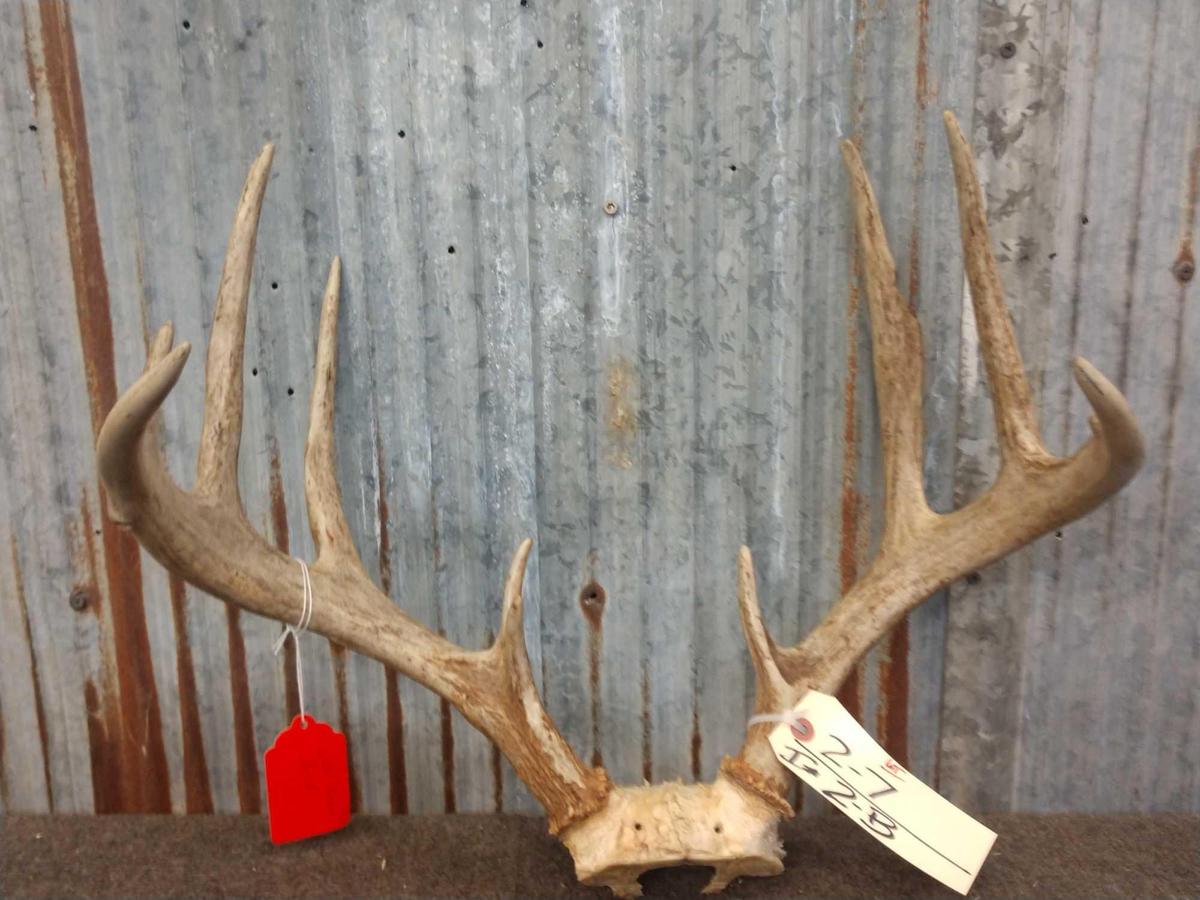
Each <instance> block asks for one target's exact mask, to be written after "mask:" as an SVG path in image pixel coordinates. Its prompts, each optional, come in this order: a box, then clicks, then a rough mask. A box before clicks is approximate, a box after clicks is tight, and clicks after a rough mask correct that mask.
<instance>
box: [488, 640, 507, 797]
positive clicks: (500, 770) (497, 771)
mask: <svg viewBox="0 0 1200 900" xmlns="http://www.w3.org/2000/svg"><path fill="white" fill-rule="evenodd" d="M485 638H486V640H485V642H486V644H487V646H489V647H490V646H492V642H493V641H495V640H496V635H495V634H494V633H493V632H492V630H491V629H490V628H489V629H488V630H487V632H486V635H485ZM501 759H502V757H501V755H500V748H499V747H498V746H496V744H495V743H494V742H492V743H491V762H492V811H493V812H504V767H503V766H502V765H501Z"/></svg>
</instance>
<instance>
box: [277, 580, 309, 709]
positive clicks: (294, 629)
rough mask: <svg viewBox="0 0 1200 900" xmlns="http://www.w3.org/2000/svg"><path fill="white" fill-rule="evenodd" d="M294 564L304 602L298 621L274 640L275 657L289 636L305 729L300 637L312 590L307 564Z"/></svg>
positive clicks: (306, 626)
mask: <svg viewBox="0 0 1200 900" xmlns="http://www.w3.org/2000/svg"><path fill="white" fill-rule="evenodd" d="M296 562H298V563H299V564H300V574H301V577H302V578H303V581H304V600H303V605H302V606H301V608H300V620H299V621H298V622H297V623H296V624H295V625H284V626H283V631H281V632H280V633H279V637H278V638H276V639H275V655H276V656H278V655H279V651H280V650H282V649H283V645H284V644H285V643H286V642H287V639H288V635H291V636H292V641H293V643H294V644H295V645H296V693H297V694H298V695H299V698H300V727H301V728H307V727H308V719H307V718H306V717H305V715H304V665H303V663H302V662H301V658H300V635H301V633H303V632H305V631H307V630H308V625H309V623H310V622H311V621H312V616H313V589H312V579H311V578H309V575H308V564H307V563H305V562H304V560H302V559H297V560H296Z"/></svg>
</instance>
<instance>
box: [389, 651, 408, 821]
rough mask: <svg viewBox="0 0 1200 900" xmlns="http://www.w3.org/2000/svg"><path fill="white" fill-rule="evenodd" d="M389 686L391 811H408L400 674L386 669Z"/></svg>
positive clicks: (402, 812)
mask: <svg viewBox="0 0 1200 900" xmlns="http://www.w3.org/2000/svg"><path fill="white" fill-rule="evenodd" d="M384 674H385V678H386V681H385V684H386V687H387V749H388V799H389V805H390V808H391V811H392V812H393V813H399V814H401V815H403V814H406V813H407V812H408V773H407V771H406V769H407V766H406V764H405V761H404V707H403V706H401V704H400V676H399V674H398V673H397V672H396V670H395V669H392V668H390V667H389V668H386V669H385V670H384Z"/></svg>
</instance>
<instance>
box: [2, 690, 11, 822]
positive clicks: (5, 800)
mask: <svg viewBox="0 0 1200 900" xmlns="http://www.w3.org/2000/svg"><path fill="white" fill-rule="evenodd" d="M4 747H5V732H4V715H3V714H2V713H0V804H2V805H3V807H4V808H5V809H11V808H12V801H11V800H9V798H8V778H7V776H6V775H5V774H4V773H5V772H6V771H7V769H6V768H5V767H4Z"/></svg>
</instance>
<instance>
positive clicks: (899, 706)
mask: <svg viewBox="0 0 1200 900" xmlns="http://www.w3.org/2000/svg"><path fill="white" fill-rule="evenodd" d="M917 23H918V27H917V67H916V95H915V98H914V100H915V107H916V108H915V116H914V118H915V121H916V126H915V128H914V129H913V194H912V213H911V219H912V229H911V231H910V232H909V236H908V308H909V309H910V310H912V312H913V314H914V315H915V314H916V311H917V298H918V295H919V294H920V290H921V215H920V213H921V180H922V177H923V176H924V174H925V129H924V121H925V115H924V114H925V109H926V107H927V106H928V105H929V70H928V56H929V0H919V2H918V4H917ZM854 687H857V685H855V686H854ZM856 693H857V691H856ZM876 722H877V733H878V734H879V736H880V738H881V740H883V741H884V745H885V746H886V747H887V748H888V751H889V752H890V753H891V754H892V756H893V758H894V759H896V760H897V761H899V762H900V764H901V765H907V764H908V619H907V617H906V618H904V619H901V620H900V623H899V624H898V625H896V627H895V628H894V629H893V630H892V633H891V634H890V635H889V637H888V640H887V644H886V647H885V651H884V654H883V656H882V659H881V661H880V664H879V710H878V713H877V716H876Z"/></svg>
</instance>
